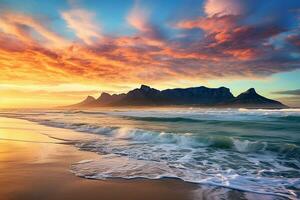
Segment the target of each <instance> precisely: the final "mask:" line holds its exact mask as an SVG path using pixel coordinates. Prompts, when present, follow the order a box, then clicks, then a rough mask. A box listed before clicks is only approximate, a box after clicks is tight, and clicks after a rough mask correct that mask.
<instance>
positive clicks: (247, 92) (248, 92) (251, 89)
mask: <svg viewBox="0 0 300 200" xmlns="http://www.w3.org/2000/svg"><path fill="white" fill-rule="evenodd" d="M244 93H245V94H257V93H256V91H255V89H254V88H249V89H248V90H247V91H246V92H244Z"/></svg>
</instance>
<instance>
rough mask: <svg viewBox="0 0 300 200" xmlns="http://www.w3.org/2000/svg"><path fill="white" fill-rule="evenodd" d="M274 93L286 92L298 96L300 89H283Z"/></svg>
mask: <svg viewBox="0 0 300 200" xmlns="http://www.w3.org/2000/svg"><path fill="white" fill-rule="evenodd" d="M273 94H285V95H296V96H300V89H297V90H283V91H277V92H273Z"/></svg>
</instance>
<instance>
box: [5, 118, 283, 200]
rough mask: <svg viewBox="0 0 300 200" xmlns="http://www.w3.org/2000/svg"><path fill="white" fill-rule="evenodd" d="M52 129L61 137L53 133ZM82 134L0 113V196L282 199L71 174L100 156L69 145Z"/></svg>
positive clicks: (166, 181)
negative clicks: (74, 167)
mask: <svg viewBox="0 0 300 200" xmlns="http://www.w3.org/2000/svg"><path fill="white" fill-rule="evenodd" d="M56 135H59V136H60V137H61V138H64V139H63V140H62V139H56V137H55V136H56ZM82 135H83V134H82V133H79V132H76V131H73V130H66V129H62V128H54V127H48V126H44V125H40V124H38V123H35V122H30V121H26V120H20V119H13V118H4V117H1V118H0V185H1V187H0V199H1V200H17V199H18V200H19V199H22V200H23V199H24V200H27V199H28V200H35V199H49V200H50V199H53V200H54V199H78V200H79V199H91V200H92V199H130V200H134V199H137V200H138V199H149V200H150V199H172V200H174V199H181V200H184V199H220V198H225V199H285V198H283V197H275V196H273V195H262V194H256V193H248V192H241V191H239V190H231V189H227V188H223V187H216V186H209V185H205V184H204V185H199V184H192V183H187V182H184V181H181V180H179V179H174V178H161V179H159V180H149V179H144V178H134V179H130V180H127V179H120V178H108V179H106V180H95V179H92V178H90V179H89V178H82V177H79V176H75V174H74V172H71V170H70V169H71V165H72V164H74V163H77V162H80V161H81V162H83V163H84V162H85V161H89V160H94V159H98V160H99V159H100V162H101V155H99V154H97V153H94V152H88V151H80V150H78V148H77V147H75V146H74V141H75V140H76V138H77V139H78V138H80V137H82ZM83 137H85V136H83ZM80 139H82V138H80Z"/></svg>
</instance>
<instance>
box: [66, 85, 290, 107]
mask: <svg viewBox="0 0 300 200" xmlns="http://www.w3.org/2000/svg"><path fill="white" fill-rule="evenodd" d="M117 106H201V107H228V108H231V107H241V108H275V109H276V108H287V107H288V106H286V105H284V104H282V103H281V102H279V101H276V100H272V99H268V98H266V97H263V96H261V95H259V94H258V93H257V92H256V91H255V89H254V88H250V89H248V90H247V91H245V92H243V93H241V94H239V95H238V96H236V97H234V96H233V94H232V93H231V91H230V89H229V88H226V87H223V86H222V87H219V88H208V87H205V86H199V87H189V88H174V89H165V90H157V89H155V88H151V87H149V86H147V85H141V86H140V88H135V89H133V90H130V91H129V92H128V93H121V94H109V93H106V92H103V93H101V95H100V96H99V97H98V98H97V99H96V98H94V97H91V96H88V97H87V98H86V99H85V100H84V101H82V102H79V103H77V104H74V105H71V106H67V107H83V108H90V107H117Z"/></svg>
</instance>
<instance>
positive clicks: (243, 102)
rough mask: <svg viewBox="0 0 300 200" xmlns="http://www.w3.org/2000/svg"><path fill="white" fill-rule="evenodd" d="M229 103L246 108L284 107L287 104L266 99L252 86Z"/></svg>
mask: <svg viewBox="0 0 300 200" xmlns="http://www.w3.org/2000/svg"><path fill="white" fill-rule="evenodd" d="M229 104H230V105H236V106H244V107H247V108H286V107H287V106H286V105H284V104H282V103H280V102H279V101H275V100H272V99H268V98H266V97H263V96H261V95H259V94H257V93H256V91H255V89H254V88H250V89H249V90H247V91H246V92H243V93H241V94H240V95H238V96H237V97H236V98H234V100H233V101H231V102H230V103H229Z"/></svg>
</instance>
